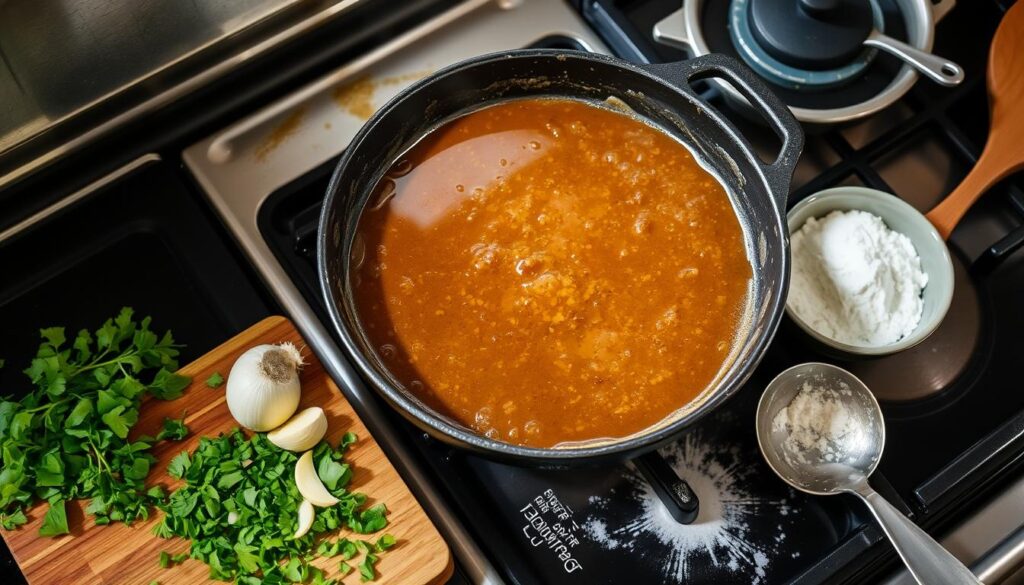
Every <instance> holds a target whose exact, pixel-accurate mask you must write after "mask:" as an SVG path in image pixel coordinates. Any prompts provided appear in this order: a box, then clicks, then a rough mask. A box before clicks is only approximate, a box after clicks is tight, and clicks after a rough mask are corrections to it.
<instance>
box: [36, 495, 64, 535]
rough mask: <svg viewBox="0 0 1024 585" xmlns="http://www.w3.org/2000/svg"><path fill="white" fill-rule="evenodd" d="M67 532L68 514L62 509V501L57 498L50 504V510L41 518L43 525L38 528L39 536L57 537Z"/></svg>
mask: <svg viewBox="0 0 1024 585" xmlns="http://www.w3.org/2000/svg"><path fill="white" fill-rule="evenodd" d="M68 532H69V530H68V513H67V510H66V509H65V507H64V500H61V499H59V498H58V499H56V500H54V501H52V502H50V508H49V509H48V510H47V511H46V515H45V516H43V524H42V526H40V527H39V534H40V536H57V535H58V534H67V533H68Z"/></svg>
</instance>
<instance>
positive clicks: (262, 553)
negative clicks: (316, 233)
mask: <svg viewBox="0 0 1024 585" xmlns="http://www.w3.org/2000/svg"><path fill="white" fill-rule="evenodd" d="M355 440H356V437H355V435H353V434H352V433H347V434H346V435H345V436H344V437H343V438H342V440H341V443H340V445H339V446H338V448H337V449H335V448H333V447H331V446H330V445H329V444H328V443H327V442H325V441H321V442H320V444H319V445H317V447H316V448H315V449H314V451H313V458H314V462H315V464H316V467H317V474H318V475H319V476H320V479H321V481H323V483H324V486H326V487H327V489H328V490H329V491H330V492H331V493H332V494H334V496H335V497H337V498H338V499H339V500H340V501H339V503H338V504H337V505H335V506H332V507H329V508H317V510H316V520H315V521H314V522H313V528H312V529H311V530H310V531H309V532H308V533H306V535H305V536H303V537H301V538H298V539H296V538H293V535H294V534H295V531H296V528H297V524H298V509H299V503H300V502H301V501H302V495H301V494H300V493H299V490H298V488H297V487H296V485H295V474H294V469H295V462H296V461H297V460H298V456H297V455H296V454H294V453H291V452H289V451H285V450H283V449H281V448H279V447H277V446H275V445H274V444H273V443H271V442H270V441H268V440H267V438H266V436H265V435H263V434H256V435H254V436H253V437H252V438H251V439H246V438H245V436H244V435H243V434H242V432H241V431H239V430H238V429H237V428H236V429H234V430H233V431H232V432H231V433H229V434H227V435H223V436H220V437H218V438H215V439H214V438H208V437H203V438H201V439H200V440H199V446H198V447H197V448H196V449H195V451H194V452H193V453H192V455H191V456H190V455H189V454H188V453H187V452H182V453H180V454H179V455H177V456H176V457H175V458H174V459H173V460H171V462H170V464H169V465H168V467H167V472H168V474H169V475H171V476H172V477H175V478H179V479H184V480H185V481H186V484H185V485H184V486H183V487H181V488H179V489H178V490H176V491H175V492H174V493H172V494H171V496H170V498H168V499H167V500H166V502H165V503H163V504H160V506H159V507H160V509H161V510H163V511H164V513H165V516H164V518H163V521H162V522H161V523H160V524H159V525H157V526H156V527H155V529H154V533H155V534H157V536H160V537H163V538H170V537H173V536H180V537H184V538H187V539H189V540H191V548H190V550H189V556H191V557H192V558H195V559H199V560H201V561H203V562H204V563H206V564H207V565H209V567H210V577H211V578H212V579H220V580H233V581H235V583H239V584H242V585H276V584H279V583H307V582H312V583H314V584H315V585H328V584H332V583H336V580H335V579H331V578H327V576H326V575H325V574H324V572H323V571H322V570H321V569H319V568H318V567H315V566H313V565H310V564H309V561H310V560H312V559H313V558H315V557H317V556H328V557H332V556H340V557H341V558H342V560H341V562H340V564H339V571H340V573H341V574H342V575H344V574H345V573H348V572H349V571H351V570H352V567H351V566H349V564H348V563H347V562H346V561H349V560H352V559H353V558H354V557H355V556H357V555H358V554H359V553H363V558H362V561H361V562H360V563H359V564H358V569H359V572H360V574H361V576H362V578H363V580H364V581H366V580H370V579H373V578H374V576H375V571H374V568H373V565H374V563H375V562H376V561H377V555H378V554H380V553H381V552H383V551H384V550H386V549H388V548H390V547H391V546H393V545H394V544H395V539H394V537H392V536H391V535H388V534H385V535H383V536H381V537H380V538H379V539H377V540H376V541H375V542H373V543H370V542H365V541H362V540H348V539H340V540H337V541H334V542H331V541H328V540H320V538H321V537H322V536H323V535H324V534H325V533H327V532H331V531H334V530H336V529H338V528H340V527H342V526H347V527H348V528H349V529H351V530H352V531H354V532H356V533H359V534H370V533H372V532H377V531H379V530H381V529H383V528H384V527H385V526H386V525H387V518H386V514H387V509H386V508H385V507H384V505H383V504H378V505H376V506H372V507H370V508H366V509H363V505H364V503H365V502H366V496H364V495H363V494H360V493H354V492H350V491H348V490H347V489H346V486H347V485H348V482H349V480H350V479H351V477H352V469H351V468H350V467H349V465H348V464H347V463H345V462H344V453H345V451H346V450H347V449H348V447H349V445H351V444H352V443H353V442H355ZM183 559H184V555H177V556H175V555H168V554H166V553H164V554H162V555H161V557H160V565H161V566H163V567H167V566H169V565H170V564H171V563H174V562H180V561H181V560H183Z"/></svg>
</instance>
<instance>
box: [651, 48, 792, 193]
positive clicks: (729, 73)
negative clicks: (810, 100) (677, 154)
mask: <svg viewBox="0 0 1024 585" xmlns="http://www.w3.org/2000/svg"><path fill="white" fill-rule="evenodd" d="M643 68H644V69H645V70H647V71H649V72H651V73H653V74H655V75H657V76H658V77H660V78H662V79H664V80H665V81H667V82H669V83H671V84H672V85H674V86H676V87H678V88H679V89H682V90H683V91H686V92H688V93H690V94H691V95H695V94H694V93H693V90H692V89H691V88H690V81H692V80H697V79H708V78H712V77H719V78H722V79H725V80H727V81H729V82H730V83H732V85H733V86H734V87H735V88H736V90H737V91H739V93H740V95H742V96H743V97H744V98H746V100H747V101H748V102H749V103H750V105H751V106H752V107H753V108H754V109H756V110H758V111H759V112H760V113H761V115H762V116H764V119H765V120H766V121H767V122H768V124H769V125H770V126H771V127H772V129H773V130H774V131H775V133H776V134H777V135H778V136H779V138H780V139H781V140H782V148H780V149H779V154H778V156H777V157H776V158H775V160H774V161H772V162H771V163H769V164H764V163H762V162H760V160H758V159H757V156H756V154H755V156H754V160H755V163H756V164H757V165H758V166H760V167H761V171H762V172H763V173H764V175H765V178H766V179H767V180H768V186H769V188H770V189H771V192H772V197H773V198H774V200H775V202H776V205H777V206H778V209H779V212H780V213H785V210H786V198H787V197H788V196H789V184H790V181H791V180H792V178H793V171H794V170H795V169H796V163H797V160H799V158H800V152H801V151H803V147H804V131H803V128H802V127H801V126H800V122H798V121H797V119H796V118H794V117H793V114H792V112H790V111H789V108H788V107H787V106H786V104H784V103H782V100H780V99H779V98H778V96H776V95H775V94H774V93H773V92H772V90H771V89H769V88H768V86H767V85H766V84H765V82H764V81H762V80H761V78H760V77H758V76H757V74H756V73H754V72H753V71H751V70H750V69H749V68H748V67H746V66H745V65H743V64H741V63H740V62H739V61H737V60H736V59H733V58H732V57H729V56H727V55H721V54H717V53H712V54H710V55H703V56H700V57H695V58H693V59H689V60H686V61H678V62H675V63H660V64H652V65H644V66H643ZM717 117H719V118H720V119H721V120H720V121H721V122H722V123H723V124H725V125H726V126H727V127H728V128H729V129H730V130H731V131H732V133H733V134H734V135H735V136H736V139H737V140H739V141H740V143H741V144H742V145H743V146H744V147H745V148H746V149H747V150H748V151H750V152H754V148H753V146H751V144H750V141H749V140H747V138H746V137H745V136H744V135H743V134H742V133H741V132H740V131H739V129H737V128H736V126H735V125H734V124H732V123H731V122H730V121H729V120H728V119H726V118H724V117H721V116H717Z"/></svg>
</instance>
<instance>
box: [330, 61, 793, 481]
mask: <svg viewBox="0 0 1024 585" xmlns="http://www.w3.org/2000/svg"><path fill="white" fill-rule="evenodd" d="M715 57H717V56H715ZM531 58H555V59H558V60H559V61H566V60H568V59H577V60H581V61H592V62H600V63H602V64H604V65H611V66H613V67H618V68H621V69H625V70H628V71H629V72H631V73H633V74H636V75H641V76H644V77H647V78H649V79H650V80H651V81H652V82H654V83H658V84H660V85H663V86H665V87H667V88H668V89H670V90H672V91H673V92H675V93H676V94H677V95H678V97H679V99H684V100H688V101H690V102H691V103H692V105H694V106H695V107H697V108H698V109H699V110H700V111H701V113H702V114H703V115H707V116H708V117H710V118H711V119H712V120H713V122H714V123H715V124H717V125H718V126H720V127H722V128H723V129H724V130H726V132H727V133H728V134H730V135H731V137H732V138H733V139H734V141H735V142H736V143H737V144H738V145H739V146H740V147H741V148H742V149H743V150H744V151H745V152H746V154H747V155H748V158H750V159H751V162H752V166H753V167H754V169H755V172H756V177H757V180H758V181H759V182H760V183H761V184H762V185H763V186H764V188H765V192H766V195H767V196H768V197H769V198H770V199H771V208H772V209H773V211H774V214H775V223H776V228H777V229H778V230H779V234H780V237H781V238H782V240H783V258H782V259H781V268H782V274H783V278H782V282H781V283H779V284H780V286H781V288H782V290H781V291H780V294H779V295H777V296H776V298H775V301H774V303H772V305H773V306H772V307H770V310H769V311H766V312H765V314H766V316H768V317H769V319H768V320H767V322H765V323H762V325H764V326H765V329H764V331H765V333H762V334H761V337H760V340H759V341H758V342H757V343H756V345H755V346H754V347H753V349H752V350H751V352H750V355H749V357H748V358H747V360H746V362H747V363H746V364H745V365H741V366H740V367H739V369H738V370H737V371H736V372H735V373H734V375H733V377H732V378H731V379H725V380H723V382H724V383H722V384H721V385H720V386H718V387H717V388H716V389H715V390H714V392H713V393H712V394H711V395H710V396H708V397H707V398H706V399H705V400H704V402H703V403H702V404H701V405H700V406H698V407H697V408H696V409H694V410H693V411H691V412H689V413H686V414H684V415H682V416H680V417H679V418H678V419H677V420H675V421H673V422H672V423H670V424H667V425H665V426H663V427H661V428H659V429H656V430H654V431H649V432H648V431H639V432H638V433H637V434H635V435H633V436H630V437H629V438H626V439H623V440H614V439H613V440H612V441H611V442H608V443H603V444H600V445H596V446H592V447H578V448H576V447H568V448H542V447H526V446H522V445H513V444H511V443H505V442H503V441H498V440H494V439H490V438H488V437H486V436H484V435H481V434H477V433H474V432H472V431H470V430H468V429H466V428H463V427H459V426H456V425H454V424H451V423H449V422H447V421H446V420H444V418H442V416H441V415H439V414H434V413H433V412H432V411H430V410H428V409H427V408H425V405H424V406H421V405H420V404H418V403H417V402H418V401H413V400H411V399H410V398H409V397H407V396H406V395H405V393H404V392H403V391H401V390H398V389H396V388H394V387H393V386H392V385H391V383H390V382H389V381H388V380H387V379H386V378H385V377H384V376H382V375H381V374H380V373H379V372H378V371H377V370H376V369H375V368H374V367H373V366H372V365H371V364H370V363H369V360H368V359H367V358H366V356H364V355H363V353H362V351H361V350H360V348H359V345H358V344H357V342H356V340H355V339H354V336H353V334H352V332H350V331H349V328H348V327H347V326H346V325H345V324H344V321H343V320H342V318H341V314H340V311H339V309H338V306H337V304H336V303H335V302H334V296H333V294H332V293H331V288H330V287H331V283H330V282H329V281H328V280H329V273H328V272H329V271H328V266H327V257H326V253H325V250H326V247H327V234H328V229H327V228H328V225H327V223H328V216H329V215H330V214H331V210H332V208H333V207H334V206H335V205H334V204H335V199H336V198H337V197H338V192H339V190H340V179H341V175H342V172H343V170H344V169H345V168H346V167H347V166H348V165H349V163H350V162H351V159H352V158H353V156H354V153H356V152H357V151H358V150H359V149H360V148H361V146H362V144H363V143H364V141H365V140H366V138H367V137H368V136H369V135H370V134H371V133H372V132H373V131H374V130H375V128H376V127H377V125H378V123H379V122H380V120H381V119H383V118H384V117H386V116H388V115H389V114H390V113H391V111H392V110H394V109H395V108H396V107H397V106H398V105H399V104H400V103H401V102H402V101H404V100H405V99H406V98H407V97H408V96H410V95H412V94H414V93H416V92H419V91H421V90H423V89H425V88H427V87H429V86H430V85H432V84H433V83H435V82H437V81H439V80H440V79H442V78H445V77H448V76H450V75H457V74H459V73H461V72H462V71H463V70H465V69H470V68H472V67H475V66H478V65H481V64H484V63H487V62H490V61H500V60H503V59H531ZM707 58H708V57H704V59H707ZM698 60H699V59H690V60H688V61H698ZM653 67H659V65H654V66H652V68H653ZM687 82H688V81H687V80H685V79H684V80H680V84H681V85H675V84H673V83H672V82H671V81H669V80H667V79H665V78H664V77H662V76H659V75H656V74H654V73H652V72H651V71H649V70H647V69H644V68H643V67H641V66H638V65H636V64H633V63H630V62H628V61H623V60H621V59H617V58H614V57H610V56H607V55H601V54H597V53H583V52H575V51H565V50H560V49H514V50H508V51H499V52H494V53H488V54H484V55H480V56H477V57H472V58H469V59H465V60H463V61H459V62H458V63H455V64H453V65H450V66H448V67H445V68H443V69H440V70H438V71H437V72H435V73H433V74H431V75H428V76H427V77H424V78H423V79H420V80H418V81H416V82H414V83H413V84H412V85H410V86H409V87H407V88H405V89H404V90H402V91H400V92H399V93H398V94H397V95H395V96H394V97H393V98H391V100H389V101H388V102H387V103H386V104H385V105H384V106H383V107H381V108H380V109H379V110H377V112H375V113H374V115H373V116H371V117H370V119H369V120H367V121H366V123H365V124H363V126H362V128H360V129H359V132H358V133H357V134H356V135H355V137H354V138H353V139H352V141H351V142H350V143H349V145H348V146H347V147H346V149H345V152H344V153H343V155H342V157H341V159H340V160H339V161H338V164H337V165H336V166H335V168H334V171H333V173H332V174H331V180H330V182H329V183H328V185H327V196H326V197H325V199H324V202H323V204H322V208H321V213H320V221H319V225H318V234H317V272H318V275H319V279H320V291H321V294H322V295H323V299H324V301H325V302H326V304H327V311H328V314H329V315H330V318H331V323H332V324H333V325H334V327H335V330H336V331H337V332H338V334H339V335H340V337H341V341H342V344H343V346H344V349H345V351H346V353H347V354H348V357H349V358H350V359H351V361H352V362H354V363H355V364H356V366H357V367H358V368H359V370H360V371H361V372H362V373H363V375H364V376H366V377H367V378H369V380H370V382H371V383H372V384H373V386H374V388H375V389H376V390H377V392H378V393H379V394H381V395H383V396H384V398H385V399H386V400H387V401H388V403H389V404H390V405H391V406H392V408H395V409H396V410H398V412H399V413H400V414H402V415H403V416H404V417H405V418H406V419H408V420H409V421H410V422H412V423H413V424H415V425H416V426H418V427H420V428H421V429H423V430H425V431H427V432H428V433H429V434H432V435H434V436H435V437H436V438H438V439H439V440H441V441H443V442H446V443H449V444H453V445H455V446H457V447H460V448H464V449H468V450H470V451H473V452H477V453H483V454H485V455H487V456H489V457H491V458H496V459H501V460H507V461H513V462H518V463H522V462H530V463H534V464H537V463H548V464H552V465H564V464H578V463H584V462H593V461H597V460H607V459H612V458H615V459H629V458H631V457H633V456H636V455H639V454H642V453H644V452H648V451H653V450H654V449H657V448H658V447H660V446H662V445H664V444H666V443H667V442H669V441H670V440H672V439H674V438H676V437H677V436H678V435H679V434H680V433H681V432H682V431H684V430H685V429H686V428H687V427H689V426H690V425H692V424H694V423H695V422H697V421H698V420H700V419H702V418H704V417H705V416H707V415H708V414H710V413H711V411H713V410H715V408H717V407H718V406H719V405H720V404H721V403H722V402H724V401H725V400H727V399H728V398H730V397H731V396H732V395H733V394H735V393H736V392H737V391H738V390H739V389H740V388H742V387H743V385H744V384H745V383H746V382H747V381H748V380H749V378H750V376H751V375H752V374H753V372H754V370H755V369H756V366H757V364H759V363H760V361H761V359H762V358H763V357H764V354H765V352H766V351H767V349H768V346H769V345H770V344H771V341H772V339H773V338H774V337H775V333H776V332H777V330H778V325H779V323H780V321H781V319H782V315H783V313H784V308H785V300H786V296H787V292H788V289H789V276H788V275H789V264H790V258H789V243H788V233H789V232H788V230H787V229H785V223H784V221H785V210H784V209H780V206H779V200H778V196H779V195H778V194H777V193H775V192H774V190H773V188H772V185H771V181H770V180H769V179H768V177H767V176H766V175H765V173H764V166H763V165H762V164H758V163H757V162H754V161H756V160H757V155H756V154H754V153H753V152H752V151H751V148H750V146H749V144H748V143H747V142H746V141H745V140H744V139H742V138H740V137H739V135H738V132H737V131H736V129H735V128H734V127H733V126H732V124H731V123H729V122H728V121H726V120H725V119H724V118H723V117H722V116H721V115H720V114H719V113H718V112H717V111H716V110H715V109H714V108H711V107H709V106H707V105H706V104H704V103H703V102H702V101H701V100H700V99H699V98H697V97H696V95H694V94H693V93H692V92H690V91H688V90H687V89H684V88H683V86H685V85H686V84H687ZM687 87H688V86H687ZM481 103H486V101H483V102H481ZM421 135H422V134H421ZM745 178H746V179H747V180H751V179H752V178H753V177H745ZM363 207H365V203H364V205H363V206H361V207H360V209H359V213H360V214H362V211H363ZM341 215H342V216H347V214H341ZM339 221H342V218H341V216H339ZM743 228H744V231H746V230H747V229H749V228H748V227H747V226H743ZM348 239H350V238H346V241H347V240H348ZM341 247H342V248H345V247H347V246H346V245H345V244H344V243H343V244H342V246H341ZM342 276H343V275H342ZM753 323H756V317H755V321H754V322H753Z"/></svg>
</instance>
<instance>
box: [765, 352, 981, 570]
mask: <svg viewBox="0 0 1024 585" xmlns="http://www.w3.org/2000/svg"><path fill="white" fill-rule="evenodd" d="M808 382H809V383H810V384H812V386H813V387H816V388H831V389H834V390H836V391H837V392H836V394H837V399H838V400H839V401H840V402H841V404H842V405H843V406H844V407H845V409H846V410H847V411H848V412H849V413H850V416H851V417H852V418H853V420H854V422H855V426H856V432H850V433H847V434H846V435H843V436H842V437H838V438H837V439H838V440H837V441H836V442H835V443H832V444H830V446H829V449H828V453H823V452H821V451H819V450H817V449H812V450H808V451H799V452H797V451H795V450H794V449H792V448H791V446H790V445H787V441H786V439H787V438H788V436H789V430H787V429H786V428H783V427H779V425H775V417H776V416H777V415H778V414H779V411H780V410H782V409H783V408H785V407H787V406H788V405H789V404H790V403H791V402H792V401H793V399H794V397H796V395H797V393H798V392H799V391H800V390H801V388H802V387H803V386H804V384H805V383H808ZM756 425H757V441H758V444H760V446H761V453H763V454H764V457H765V459H766V460H767V461H768V465H769V466H770V467H771V468H772V470H774V471H775V473H777V474H778V475H779V477H781V478H782V480H783V481H785V482H786V483H788V484H789V485H791V486H793V487H794V488H796V489H798V490H801V491H804V492H807V493H809V494H814V495H819V496H830V495H834V494H841V493H848V494H853V495H855V496H857V497H859V498H860V499H861V500H862V501H863V502H864V503H865V504H866V505H867V507H868V509H870V510H871V513H872V515H874V517H875V520H877V521H878V523H879V524H880V525H881V527H882V530H883V531H884V532H885V534H886V536H888V537H889V540H890V541H892V544H893V546H894V547H895V548H896V552H897V553H899V555H900V558H902V559H903V562H904V563H905V564H906V565H907V568H908V569H909V570H910V574H911V575H913V576H914V578H915V579H916V580H917V582H918V583H921V584H922V585H967V584H971V585H977V584H979V583H981V581H979V580H978V579H977V578H976V577H975V576H974V575H973V574H972V573H971V572H970V570H968V569H967V567H965V566H964V565H963V564H962V563H960V561H958V560H957V559H956V558H955V557H954V556H953V555H951V554H949V552H947V551H946V549H944V548H942V546H941V545H939V543H937V542H935V541H934V540H933V539H932V538H931V537H930V536H928V534H927V533H925V531H923V530H921V529H920V528H918V527H917V525H916V524H914V523H913V522H911V521H910V520H909V519H908V518H907V517H906V516H904V515H903V514H902V513H900V511H899V510H897V509H896V508H895V507H893V505H892V504H890V503H889V502H887V501H886V500H885V499H884V498H882V496H880V495H878V493H877V492H875V490H873V489H872V488H871V486H870V485H868V476H870V475H871V473H872V472H874V470H875V468H876V467H877V466H878V462H879V460H881V458H882V449H883V448H884V447H885V423H884V421H883V420H882V410H881V409H880V408H879V407H878V402H877V401H876V400H875V397H874V395H872V394H871V391H870V390H868V388H867V386H865V385H864V383H863V382H861V381H860V380H858V379H857V377H856V376H854V375H853V374H851V373H849V372H847V371H846V370H844V369H842V368H837V367H835V366H832V365H829V364H821V363H807V364H801V365H798V366H794V367H792V368H789V369H788V370H786V371H784V372H782V373H781V374H779V375H778V376H777V377H776V378H775V379H774V380H772V382H771V384H769V385H768V388H767V389H766V390H765V392H764V395H762V396H761V401H760V402H759V403H758V405H757V422H756Z"/></svg>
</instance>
